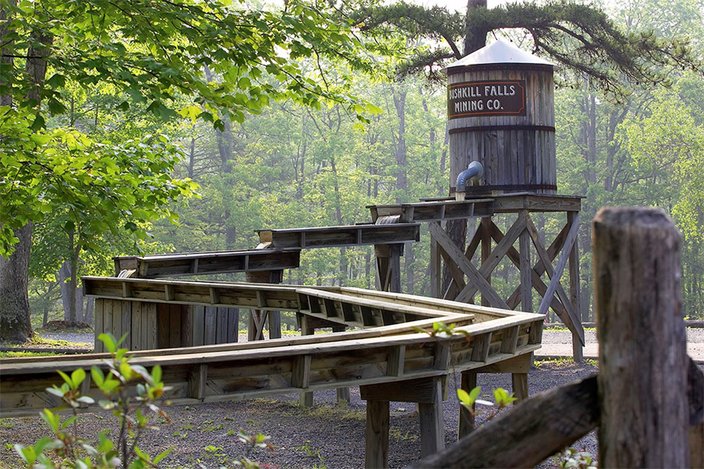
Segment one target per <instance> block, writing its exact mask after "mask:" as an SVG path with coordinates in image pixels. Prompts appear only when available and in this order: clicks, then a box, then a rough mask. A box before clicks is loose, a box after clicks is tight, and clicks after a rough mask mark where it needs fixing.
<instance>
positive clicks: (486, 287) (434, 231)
mask: <svg viewBox="0 0 704 469" xmlns="http://www.w3.org/2000/svg"><path fill="white" fill-rule="evenodd" d="M428 228H429V229H430V234H431V236H432V237H433V238H434V239H435V241H437V243H438V244H439V245H440V247H442V249H443V250H445V252H447V253H448V254H449V255H450V257H451V258H452V260H453V261H454V262H455V263H457V267H459V268H460V270H461V271H462V272H464V274H465V275H467V277H469V279H470V280H471V281H472V282H473V283H474V284H476V285H477V289H478V290H479V291H480V292H481V294H482V295H484V296H485V297H486V298H487V299H488V300H489V302H490V303H491V305H492V306H494V307H496V308H503V309H509V308H508V305H507V304H506V302H505V301H504V300H503V299H502V298H501V297H500V296H499V295H498V293H496V291H495V290H494V289H493V288H492V286H491V284H490V283H489V282H487V280H486V279H485V278H484V276H482V274H481V273H479V270H477V268H476V267H474V266H473V265H472V264H471V263H470V262H469V260H468V259H467V258H466V257H465V255H464V252H462V250H461V249H460V248H459V247H457V245H456V244H455V243H454V242H453V241H452V239H451V238H450V236H449V235H448V234H447V233H445V231H444V230H443V229H442V228H441V227H440V224H439V223H437V222H432V223H429V224H428Z"/></svg>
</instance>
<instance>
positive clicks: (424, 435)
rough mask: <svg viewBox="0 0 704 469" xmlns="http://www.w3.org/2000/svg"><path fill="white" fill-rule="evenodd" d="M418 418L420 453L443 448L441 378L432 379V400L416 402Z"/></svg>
mask: <svg viewBox="0 0 704 469" xmlns="http://www.w3.org/2000/svg"><path fill="white" fill-rule="evenodd" d="M418 417H419V418H420V455H421V457H426V456H429V455H431V454H435V453H437V452H438V451H440V450H441V449H443V448H445V425H444V420H443V413H442V379H441V378H435V379H434V380H433V394H432V402H420V403H418Z"/></svg>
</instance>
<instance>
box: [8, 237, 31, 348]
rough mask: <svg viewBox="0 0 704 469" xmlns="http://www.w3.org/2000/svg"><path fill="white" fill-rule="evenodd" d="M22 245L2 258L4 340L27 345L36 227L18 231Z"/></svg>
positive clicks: (29, 333) (29, 331)
mask: <svg viewBox="0 0 704 469" xmlns="http://www.w3.org/2000/svg"><path fill="white" fill-rule="evenodd" d="M15 236H17V238H18V239H19V242H18V243H17V245H16V246H15V252H13V253H12V255H11V256H10V257H9V258H5V257H0V340H8V341H13V342H24V341H25V340H27V339H28V338H29V337H31V336H32V334H33V332H32V322H31V319H30V314H29V295H28V293H27V292H28V287H29V253H30V250H31V246H32V225H31V224H27V225H26V226H25V227H23V228H21V229H19V230H17V231H16V232H15Z"/></svg>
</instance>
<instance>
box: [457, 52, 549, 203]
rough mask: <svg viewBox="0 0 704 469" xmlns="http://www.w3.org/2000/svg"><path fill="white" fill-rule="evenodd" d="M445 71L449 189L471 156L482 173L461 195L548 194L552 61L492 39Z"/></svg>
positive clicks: (470, 159) (471, 159)
mask: <svg viewBox="0 0 704 469" xmlns="http://www.w3.org/2000/svg"><path fill="white" fill-rule="evenodd" d="M446 71H447V76H448V99H447V117H448V128H449V141H450V158H451V164H450V186H451V187H450V191H451V193H454V192H455V189H456V188H455V187H454V186H455V181H456V180H457V175H458V174H459V173H460V172H461V171H463V170H464V169H466V168H467V165H468V164H469V163H470V162H471V161H473V160H477V161H479V162H480V163H482V165H483V166H484V177H483V178H482V182H481V185H480V186H468V187H467V194H468V195H470V194H472V193H490V192H493V193H507V192H533V193H538V194H551V193H555V191H556V190H557V176H556V167H555V112H554V93H553V91H554V84H553V65H552V64H551V63H550V62H547V61H545V60H543V59H541V58H538V57H535V56H533V55H531V54H529V53H527V52H525V51H522V50H521V49H519V48H517V47H516V46H514V45H512V44H510V43H507V42H504V41H496V42H494V43H492V44H491V45H488V46H486V47H484V48H482V49H480V50H478V51H476V52H474V53H473V54H470V55H468V56H466V57H464V58H463V59H461V60H459V61H458V62H455V63H453V64H451V65H449V66H448V67H447V69H446Z"/></svg>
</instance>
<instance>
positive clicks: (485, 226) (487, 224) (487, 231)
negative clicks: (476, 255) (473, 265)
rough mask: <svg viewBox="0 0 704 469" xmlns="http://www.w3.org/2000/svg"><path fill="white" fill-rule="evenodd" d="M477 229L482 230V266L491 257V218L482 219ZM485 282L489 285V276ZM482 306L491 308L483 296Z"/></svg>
mask: <svg viewBox="0 0 704 469" xmlns="http://www.w3.org/2000/svg"><path fill="white" fill-rule="evenodd" d="M479 228H480V229H481V230H482V241H481V242H482V244H481V257H482V264H484V263H485V262H486V261H487V259H489V256H490V255H491V218H490V217H485V218H482V221H481V224H480V227H479ZM486 281H487V282H489V284H491V276H490V277H489V278H487V279H486ZM482 306H492V304H491V302H490V301H489V299H488V298H487V297H486V296H485V295H482Z"/></svg>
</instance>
